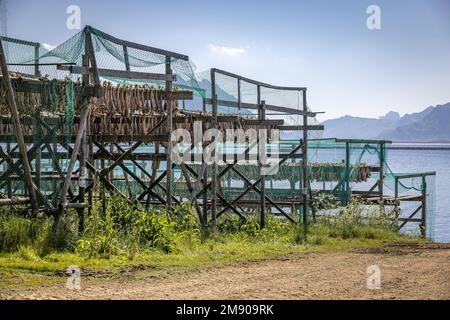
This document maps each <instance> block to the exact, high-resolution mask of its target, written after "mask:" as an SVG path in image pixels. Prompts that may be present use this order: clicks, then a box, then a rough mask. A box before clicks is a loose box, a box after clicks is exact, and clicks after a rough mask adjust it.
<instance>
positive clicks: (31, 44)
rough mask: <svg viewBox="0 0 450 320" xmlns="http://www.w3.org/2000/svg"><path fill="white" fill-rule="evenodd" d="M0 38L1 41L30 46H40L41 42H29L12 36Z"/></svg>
mask: <svg viewBox="0 0 450 320" xmlns="http://www.w3.org/2000/svg"><path fill="white" fill-rule="evenodd" d="M0 39H1V40H2V41H3V42H14V43H17V44H20V45H23V46H30V47H40V46H41V44H40V43H39V42H31V41H26V40H21V39H14V38H9V37H4V36H0Z"/></svg>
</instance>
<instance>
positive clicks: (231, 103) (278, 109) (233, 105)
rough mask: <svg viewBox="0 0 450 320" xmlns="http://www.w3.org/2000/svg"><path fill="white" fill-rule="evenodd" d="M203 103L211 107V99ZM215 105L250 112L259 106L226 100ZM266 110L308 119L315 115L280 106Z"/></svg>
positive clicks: (268, 106) (272, 106) (267, 106)
mask: <svg viewBox="0 0 450 320" xmlns="http://www.w3.org/2000/svg"><path fill="white" fill-rule="evenodd" d="M205 102H206V103H207V104H211V105H212V99H205ZM217 105H219V106H224V107H231V108H238V109H251V110H258V109H259V106H258V104H256V103H243V102H241V103H239V102H238V101H228V100H217ZM266 110H269V111H276V112H282V113H286V114H297V115H304V114H306V115H307V116H308V117H315V116H316V113H314V112H310V111H303V110H298V109H294V108H287V107H281V106H274V105H270V104H268V105H266ZM280 115H282V114H280Z"/></svg>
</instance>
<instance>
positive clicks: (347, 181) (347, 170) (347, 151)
mask: <svg viewBox="0 0 450 320" xmlns="http://www.w3.org/2000/svg"><path fill="white" fill-rule="evenodd" d="M349 200H350V143H349V142H346V143H345V202H344V203H345V205H348V203H349Z"/></svg>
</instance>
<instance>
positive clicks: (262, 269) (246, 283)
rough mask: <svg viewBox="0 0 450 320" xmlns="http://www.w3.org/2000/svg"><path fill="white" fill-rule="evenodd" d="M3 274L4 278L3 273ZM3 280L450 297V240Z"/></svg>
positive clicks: (106, 295) (161, 292)
mask: <svg viewBox="0 0 450 320" xmlns="http://www.w3.org/2000/svg"><path fill="white" fill-rule="evenodd" d="M370 265H378V266H379V267H380V269H381V290H368V289H367V278H368V274H367V268H368V267H369V266H370ZM0 280H1V279H0ZM65 281H66V279H65V278H64V277H61V283H60V284H54V285H47V286H38V287H36V286H33V287H20V286H17V287H10V286H9V287H7V288H5V287H3V288H2V286H0V298H1V299H83V300H84V299H182V300H183V299H242V300H245V299H282V300H287V299H289V300H290V299H450V245H431V244H430V245H428V244H427V245H387V246H385V247H382V248H372V249H354V250H351V251H350V252H343V253H309V254H296V255H290V256H284V257H280V258H277V259H271V260H264V261H258V262H248V263H243V264H235V265H227V266H223V267H219V268H205V269H201V270H198V271H176V272H174V273H173V274H165V275H158V272H157V270H139V269H138V270H135V269H134V270H128V271H126V272H123V273H122V274H120V275H118V276H115V277H111V278H110V279H104V278H102V279H98V278H95V277H90V276H84V277H82V283H81V286H82V288H81V290H77V291H73V290H69V289H66V287H65Z"/></svg>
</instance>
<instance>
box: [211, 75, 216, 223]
mask: <svg viewBox="0 0 450 320" xmlns="http://www.w3.org/2000/svg"><path fill="white" fill-rule="evenodd" d="M211 99H212V114H213V128H215V129H217V95H216V70H215V69H214V68H213V69H211ZM216 149H217V145H216V146H215V148H214V151H213V164H212V175H211V195H212V198H211V219H212V224H213V226H215V225H216V222H217V163H216V159H215V157H216V151H215V150H216Z"/></svg>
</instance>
